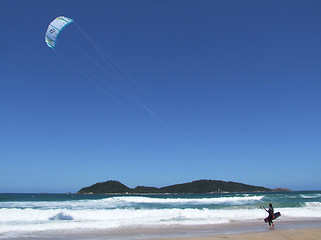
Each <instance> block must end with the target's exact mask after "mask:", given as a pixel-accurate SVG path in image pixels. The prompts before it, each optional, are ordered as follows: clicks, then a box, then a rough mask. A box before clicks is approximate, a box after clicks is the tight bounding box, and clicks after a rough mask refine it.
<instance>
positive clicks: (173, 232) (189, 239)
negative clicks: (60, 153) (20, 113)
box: [0, 219, 321, 240]
mask: <svg viewBox="0 0 321 240" xmlns="http://www.w3.org/2000/svg"><path fill="white" fill-rule="evenodd" d="M297 231H299V232H300V234H301V235H302V234H303V235H304V236H305V235H307V237H303V238H293V237H292V238H291V239H300V240H301V239H302V240H306V239H319V238H320V237H319V236H320V235H321V219H314V220H302V221H276V222H275V229H274V230H269V228H268V224H266V223H264V222H232V223H226V224H215V225H190V226H186V225H184V226H182V225H175V226H166V224H164V225H161V226H157V227H138V228H137V227H123V228H117V229H108V230H101V229H99V230H98V229H87V230H86V229H77V230H73V231H67V230H58V229H57V230H52V231H41V232H33V233H28V234H25V235H23V237H21V236H19V237H18V236H16V237H14V236H12V237H10V239H11V240H36V239H37V240H54V239H57V240H59V239H66V240H76V239H79V240H103V239H109V240H174V239H177V240H197V239H200V240H217V239H222V238H227V239H240V240H243V239H244V240H245V239H258V236H260V238H259V239H263V240H264V239H271V238H270V237H271V234H273V239H280V240H281V239H286V238H285V236H287V234H288V235H289V236H290V235H291V236H296V233H294V232H297ZM298 234H299V233H298ZM279 235H280V236H282V237H280V238H278V236H279ZM311 236H318V238H311ZM265 237H268V238H265ZM0 238H2V236H0ZM7 239H8V238H7Z"/></svg>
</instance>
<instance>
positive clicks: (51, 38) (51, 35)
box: [45, 16, 74, 49]
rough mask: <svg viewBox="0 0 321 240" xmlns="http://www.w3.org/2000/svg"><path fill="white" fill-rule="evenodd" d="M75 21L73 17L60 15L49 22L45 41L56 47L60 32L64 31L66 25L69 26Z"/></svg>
mask: <svg viewBox="0 0 321 240" xmlns="http://www.w3.org/2000/svg"><path fill="white" fill-rule="evenodd" d="M73 21H74V20H72V19H71V18H67V17H64V16H60V17H57V18H56V19H55V20H53V21H52V22H51V23H50V24H49V26H48V29H47V32H46V36H45V41H46V43H47V45H48V46H49V47H50V48H52V49H54V48H55V46H56V42H57V38H58V35H59V33H60V32H61V31H62V29H64V27H66V26H68V25H69V24H70V23H72V22H73Z"/></svg>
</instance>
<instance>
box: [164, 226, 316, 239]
mask: <svg viewBox="0 0 321 240" xmlns="http://www.w3.org/2000/svg"><path fill="white" fill-rule="evenodd" d="M174 239H175V240H222V239H227V240H229V239H230V240H258V239H259V240H270V239H271V240H272V239H273V240H320V239H321V228H311V229H300V230H271V231H266V232H259V233H243V234H231V235H218V236H208V237H192V238H171V239H169V238H168V239H158V240H174Z"/></svg>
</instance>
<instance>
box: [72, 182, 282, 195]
mask: <svg viewBox="0 0 321 240" xmlns="http://www.w3.org/2000/svg"><path fill="white" fill-rule="evenodd" d="M280 189H281V188H278V189H275V190H274V189H270V188H265V187H261V186H253V185H247V184H244V183H237V182H226V181H220V180H197V181H193V182H188V183H182V184H175V185H170V186H166V187H160V188H157V187H145V186H137V187H135V188H129V187H127V186H126V185H124V184H122V183H121V182H119V181H115V180H109V181H106V182H99V183H96V184H93V185H91V186H89V187H84V188H82V189H80V190H79V191H78V192H77V193H78V194H189V193H194V194H195V193H237V192H240V193H242V192H272V191H280Z"/></svg>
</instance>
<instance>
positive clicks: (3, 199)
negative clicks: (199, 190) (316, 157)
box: [0, 191, 321, 238]
mask: <svg viewBox="0 0 321 240" xmlns="http://www.w3.org/2000/svg"><path fill="white" fill-rule="evenodd" d="M270 202H271V203H273V206H274V209H275V212H278V211H279V212H281V214H282V216H281V217H280V218H279V219H278V221H302V220H317V221H321V191H315V192H311V191H309V192H273V193H221V194H218V193H216V194H184V195H181V194H163V195H95V194H93V195H80V194H0V238H11V237H19V236H24V235H27V234H30V233H36V232H43V231H58V230H59V231H64V232H74V231H80V230H81V231H82V232H86V231H87V230H88V231H93V230H97V231H99V230H111V231H112V230H115V229H118V230H119V229H126V228H151V227H152V228H158V227H159V228H162V227H164V226H165V227H170V226H192V225H198V226H201V225H209V224H214V225H215V224H224V223H235V222H240V223H245V222H247V223H248V222H258V221H262V220H263V219H264V218H265V217H267V213H266V212H265V211H264V210H262V208H261V207H262V206H265V207H268V204H269V203H270Z"/></svg>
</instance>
